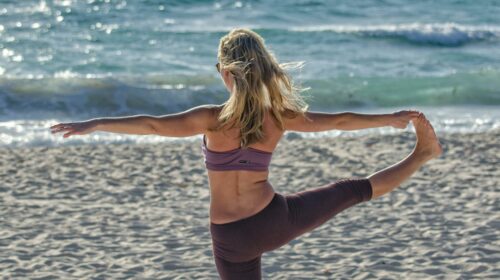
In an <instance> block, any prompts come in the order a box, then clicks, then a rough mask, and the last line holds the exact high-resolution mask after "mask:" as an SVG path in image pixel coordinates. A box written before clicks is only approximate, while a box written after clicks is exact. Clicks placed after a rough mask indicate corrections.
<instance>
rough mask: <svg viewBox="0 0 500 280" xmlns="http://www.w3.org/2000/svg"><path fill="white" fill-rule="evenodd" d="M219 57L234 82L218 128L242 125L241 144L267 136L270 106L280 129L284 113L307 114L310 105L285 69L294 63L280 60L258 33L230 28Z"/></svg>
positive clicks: (220, 115) (223, 38) (220, 46)
mask: <svg viewBox="0 0 500 280" xmlns="http://www.w3.org/2000/svg"><path fill="white" fill-rule="evenodd" d="M217 58H218V61H219V65H220V70H221V71H222V70H227V71H229V72H230V73H231V74H232V76H233V79H234V83H233V89H232V93H231V95H230V97H229V99H228V100H227V101H226V102H225V103H224V104H223V107H222V110H221V111H220V113H219V116H218V121H219V125H218V127H217V128H216V129H215V130H218V129H221V128H222V127H224V126H226V125H228V124H230V128H233V127H239V128H240V137H241V146H242V147H248V145H250V144H252V143H255V142H257V141H260V140H262V139H263V138H264V131H263V122H264V115H265V112H266V109H267V108H269V107H270V109H271V114H272V116H273V117H274V120H275V123H276V124H277V126H278V127H279V128H281V129H284V123H283V117H296V116H297V115H302V116H305V112H306V110H307V108H308V105H307V103H306V102H305V101H304V99H303V98H302V97H301V96H300V95H299V92H300V91H301V89H300V88H299V87H297V86H296V85H294V84H293V83H292V80H291V78H290V76H289V75H288V74H287V73H286V72H285V68H287V67H289V66H290V65H292V64H278V62H277V61H276V59H275V57H274V56H273V54H272V53H270V52H269V51H268V50H267V49H266V47H265V45H264V39H263V38H262V37H261V36H260V35H259V34H257V33H255V32H254V31H252V30H249V29H233V30H231V31H230V32H229V33H228V34H227V35H225V36H223V37H222V38H221V39H220V44H219V50H218V54H217Z"/></svg>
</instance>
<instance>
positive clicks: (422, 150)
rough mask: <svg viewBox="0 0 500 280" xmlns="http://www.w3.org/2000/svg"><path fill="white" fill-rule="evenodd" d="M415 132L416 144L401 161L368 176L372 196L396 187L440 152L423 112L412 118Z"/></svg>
mask: <svg viewBox="0 0 500 280" xmlns="http://www.w3.org/2000/svg"><path fill="white" fill-rule="evenodd" d="M413 125H414V126H415V132H416V134H417V144H416V145H415V148H414V149H413V152H412V153H411V154H410V155H408V156H407V157H406V158H405V159H403V160H402V161H400V162H398V163H396V164H394V165H392V166H390V167H387V168H385V169H383V170H380V171H378V172H376V173H374V174H372V175H370V176H369V177H368V179H369V180H370V183H371V185H372V189H373V197H372V198H376V197H379V196H381V195H383V194H385V193H388V192H390V191H392V190H393V189H394V188H396V187H398V186H399V185H401V183H403V182H404V181H405V180H406V179H408V178H410V176H411V175H413V173H415V172H416V171H417V170H418V169H419V168H420V167H421V166H422V165H424V164H425V163H426V162H427V161H429V160H431V159H433V158H435V157H438V156H439V155H440V154H441V153H442V148H441V145H440V143H439V140H438V138H437V136H436V133H435V132H434V129H433V127H432V125H431V124H430V123H429V121H428V120H427V119H426V118H425V116H424V114H420V116H419V117H418V118H417V119H415V120H413Z"/></svg>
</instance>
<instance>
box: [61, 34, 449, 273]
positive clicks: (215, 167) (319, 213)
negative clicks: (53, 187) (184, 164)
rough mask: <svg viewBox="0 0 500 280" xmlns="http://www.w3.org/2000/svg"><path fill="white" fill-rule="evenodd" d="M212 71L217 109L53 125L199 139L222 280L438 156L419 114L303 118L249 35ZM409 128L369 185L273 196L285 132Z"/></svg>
mask: <svg viewBox="0 0 500 280" xmlns="http://www.w3.org/2000/svg"><path fill="white" fill-rule="evenodd" d="M216 66H217V70H218V71H219V72H220V75H221V78H222V80H223V82H224V85H225V86H226V88H227V90H228V92H229V99H228V100H227V101H226V102H225V103H223V104H222V105H220V106H216V105H206V106H199V107H195V108H192V109H190V110H187V111H184V112H182V113H177V114H170V115H164V116H147V115H138V116H131V117H123V118H101V119H92V120H89V121H84V122H77V123H61V124H57V125H54V126H52V127H51V129H52V132H53V133H57V132H65V134H64V137H69V136H71V135H83V134H88V133H91V132H93V131H108V132H115V133H128V134H157V135H164V136H169V137H185V136H193V135H198V134H203V142H202V144H201V145H202V151H203V153H204V155H205V164H206V167H207V169H208V171H207V173H208V178H209V182H210V195H211V200H210V232H211V235H212V245H213V253H214V258H215V263H216V267H217V270H218V272H219V274H220V276H221V278H222V279H260V278H261V265H260V261H261V255H262V253H263V252H266V251H270V250H273V249H276V248H279V247H281V246H283V245H285V244H287V243H288V242H289V241H290V240H292V239H295V238H297V237H298V236H300V235H302V234H303V233H306V232H309V231H311V230H313V229H314V228H316V227H318V226H320V225H322V224H323V223H325V222H326V221H328V220H329V219H330V218H332V217H333V216H334V215H336V214H337V213H339V212H341V211H343V210H344V209H346V208H348V207H351V206H354V205H356V204H358V203H361V202H363V201H368V200H370V199H374V198H376V197H379V196H381V195H383V194H385V193H388V192H390V191H391V190H393V189H394V188H396V187H397V186H399V185H400V184H401V183H402V182H403V181H405V180H406V179H408V178H409V177H410V176H411V175H412V174H413V173H414V172H415V171H417V170H418V169H419V168H420V166H422V165H423V164H424V163H425V162H427V161H429V160H430V159H432V158H434V157H437V156H439V155H440V154H441V152H442V149H441V146H440V144H439V141H438V139H437V137H436V135H435V133H434V130H433V128H432V126H431V125H430V123H429V122H428V121H427V119H426V118H425V116H424V115H423V114H422V113H419V112H416V111H400V112H397V113H393V114H382V115H367V114H356V113H350V112H346V113H337V114H328V113H319V112H309V111H307V106H306V104H305V102H304V101H303V100H302V99H301V97H300V95H299V94H298V90H297V88H295V87H294V86H293V84H292V82H291V79H290V78H289V76H288V75H287V74H286V73H285V71H284V69H283V67H282V66H281V65H279V64H278V63H277V61H276V59H275V58H274V57H273V55H272V54H271V53H270V52H269V51H268V50H267V49H266V47H265V45H264V40H263V39H262V38H261V37H260V36H259V35H258V34H257V33H255V32H253V31H251V30H248V29H235V30H232V31H231V32H229V34H227V35H225V36H224V37H222V38H221V40H220V45H219V49H218V63H217V65H216ZM410 121H412V122H413V124H414V126H415V130H416V134H417V143H416V146H415V149H414V150H413V152H412V153H411V154H410V155H408V156H407V157H406V158H405V159H403V160H402V161H400V162H398V163H396V164H394V165H392V166H390V167H388V168H386V169H384V170H381V171H379V172H376V173H375V174H372V175H370V176H368V177H367V178H350V179H345V180H340V181H338V182H333V183H331V184H328V185H326V186H321V187H318V188H314V189H309V190H306V191H302V192H298V193H295V194H290V195H282V194H279V193H276V192H275V191H274V189H273V187H272V186H271V184H270V183H269V181H268V175H269V172H268V166H269V163H270V161H271V156H272V153H273V151H274V149H275V147H276V145H277V144H278V141H279V140H280V139H281V137H282V136H283V134H284V132H285V131H287V130H292V131H301V132H318V131H325V130H332V129H340V130H355V129H364V128H370V127H381V126H392V127H396V128H405V127H406V126H407V125H408V123H409V122H410Z"/></svg>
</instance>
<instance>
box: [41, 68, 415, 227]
mask: <svg viewBox="0 0 500 280" xmlns="http://www.w3.org/2000/svg"><path fill="white" fill-rule="evenodd" d="M220 73H221V78H222V80H223V82H224V85H225V86H226V88H227V89H228V92H229V93H230V94H232V93H231V92H232V91H231V89H232V88H233V78H232V76H231V74H230V73H229V72H228V71H225V70H223V69H222V70H221V72H220ZM221 108H222V107H221V106H220V105H203V106H198V107H195V108H192V109H189V110H187V111H184V112H181V113H177V114H169V115H164V116H148V115H137V116H131V117H122V118H99V119H92V120H88V121H83V122H74V123H60V124H56V125H53V126H51V127H50V128H51V130H52V133H59V132H62V133H65V134H64V136H63V137H64V138H67V137H70V136H71V135H84V134H89V133H92V132H94V131H107V132H114V133H127V134H142V135H145V134H153V135H162V136H168V137H187V136H194V135H200V134H205V135H206V137H207V147H208V149H209V150H213V151H228V150H232V149H235V148H238V147H239V146H240V141H239V139H238V135H239V131H238V129H237V128H233V129H226V130H222V131H218V132H210V131H209V128H213V127H215V126H216V124H217V116H218V113H219V112H220V110H221ZM419 114H420V113H419V112H417V111H412V110H409V111H399V112H396V113H393V114H380V115H367V114H356V113H350V112H346V113H321V112H306V116H307V117H308V119H305V118H303V117H295V118H284V126H285V130H281V129H280V128H279V127H277V126H276V124H275V122H274V121H273V120H272V119H271V118H272V116H271V115H270V114H267V115H266V116H265V119H264V128H263V129H264V134H265V135H266V139H265V140H264V141H262V142H259V143H253V144H251V145H250V147H252V148H255V149H259V150H263V151H268V152H273V151H274V149H275V148H276V146H277V144H278V142H279V140H280V139H281V137H282V136H283V134H284V132H285V131H286V130H290V131H301V132H319V131H326V130H332V129H340V130H355V129H364V128H371V127H381V126H392V127H396V128H405V127H406V126H407V125H408V123H409V122H410V121H411V120H415V119H416V118H417V117H418V116H419ZM207 173H208V178H209V184H210V198H211V201H210V221H211V222H212V223H214V224H224V223H229V222H233V221H237V220H240V219H243V218H246V217H249V216H252V215H254V214H256V213H257V212H259V211H260V210H262V209H263V208H264V207H265V206H266V205H267V204H268V203H269V202H270V201H271V199H272V198H273V196H274V193H275V191H274V189H273V187H272V186H271V184H270V183H269V181H268V176H269V172H268V171H245V170H233V171H212V170H207ZM385 192H386V191H384V193H385ZM382 194H383V192H380V193H377V192H376V190H374V194H373V198H375V197H377V196H380V195H382Z"/></svg>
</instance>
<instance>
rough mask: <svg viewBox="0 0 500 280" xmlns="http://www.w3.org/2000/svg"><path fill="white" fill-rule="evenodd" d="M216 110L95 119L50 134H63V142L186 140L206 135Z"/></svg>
mask: <svg viewBox="0 0 500 280" xmlns="http://www.w3.org/2000/svg"><path fill="white" fill-rule="evenodd" d="M216 108H217V105H202V106H198V107H194V108H191V109H189V110H186V111H184V112H180V113H176V114H169V115H163V116H149V115H136V116H129V117H116V118H97V119H91V120H88V121H83V122H73V123H60V124H57V125H53V126H51V127H50V128H51V130H52V133H57V132H65V134H64V136H63V137H64V138H67V137H69V136H71V135H85V134H89V133H92V132H94V131H105V132H113V133H124V134H140V135H146V134H153V135H154V134H156V135H162V136H170V137H186V136H192V135H196V134H201V133H205V132H206V131H207V129H208V127H209V126H210V125H211V123H212V122H213V119H214V118H213V117H212V116H214V114H215V109H216Z"/></svg>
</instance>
